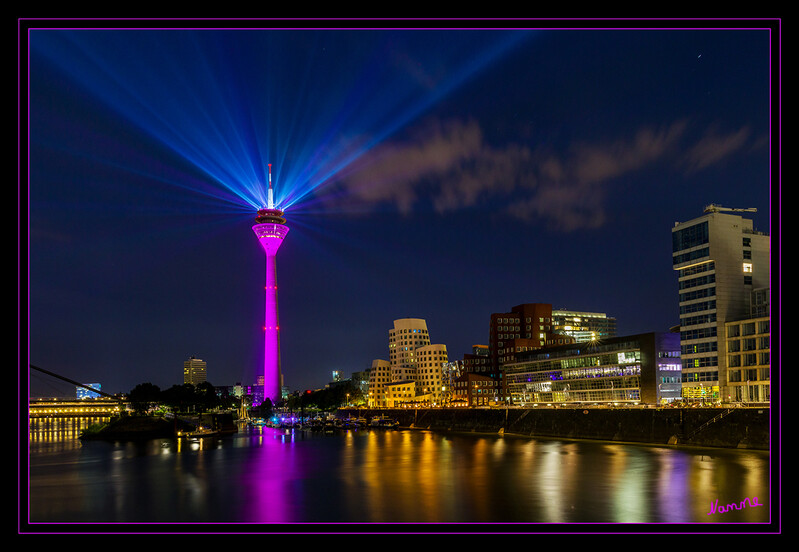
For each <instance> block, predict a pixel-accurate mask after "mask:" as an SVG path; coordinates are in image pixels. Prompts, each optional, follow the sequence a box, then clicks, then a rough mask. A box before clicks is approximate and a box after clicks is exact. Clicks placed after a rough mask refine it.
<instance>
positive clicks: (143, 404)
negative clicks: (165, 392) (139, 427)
mask: <svg viewBox="0 0 799 552" xmlns="http://www.w3.org/2000/svg"><path fill="white" fill-rule="evenodd" d="M128 399H129V400H130V404H131V406H132V407H133V411H134V412H136V413H137V414H143V413H145V412H147V411H149V410H150V408H152V407H153V406H155V405H156V404H158V403H159V402H160V401H161V389H160V388H159V387H158V386H157V385H154V384H152V383H140V384H139V385H137V386H136V387H134V388H133V389H132V390H131V392H130V393H128Z"/></svg>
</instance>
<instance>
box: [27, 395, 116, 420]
mask: <svg viewBox="0 0 799 552" xmlns="http://www.w3.org/2000/svg"><path fill="white" fill-rule="evenodd" d="M121 411H122V407H121V405H120V403H119V401H117V400H112V399H72V400H70V399H31V400H30V401H28V414H29V416H30V417H31V418H47V417H62V418H65V417H72V416H86V417H108V416H118V415H119V413H120V412H121Z"/></svg>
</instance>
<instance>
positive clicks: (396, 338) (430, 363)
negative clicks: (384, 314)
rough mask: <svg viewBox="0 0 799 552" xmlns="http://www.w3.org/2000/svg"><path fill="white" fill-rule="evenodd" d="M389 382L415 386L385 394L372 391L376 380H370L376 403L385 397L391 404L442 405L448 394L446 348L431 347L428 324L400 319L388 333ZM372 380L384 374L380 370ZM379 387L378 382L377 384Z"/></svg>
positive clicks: (384, 390) (393, 389)
mask: <svg viewBox="0 0 799 552" xmlns="http://www.w3.org/2000/svg"><path fill="white" fill-rule="evenodd" d="M388 351H389V373H390V375H389V378H390V382H389V383H391V384H397V383H404V382H413V383H414V385H413V386H409V385H406V386H399V387H397V386H394V387H391V388H388V387H384V388H383V390H382V391H378V389H377V388H375V389H374V390H373V389H372V388H371V383H372V380H373V377H372V376H370V378H369V381H370V395H372V396H373V397H374V398H375V400H378V399H379V397H380V396H383V397H384V398H385V399H386V400H387V401H388V402H389V403H392V404H396V403H397V402H401V401H406V402H413V401H420V402H422V401H423V402H425V403H429V404H433V403H436V404H438V403H440V402H441V401H442V399H443V396H444V392H445V389H444V387H445V381H446V380H445V377H444V366H445V365H446V364H447V363H448V361H449V359H448V357H447V347H446V346H445V345H442V344H431V343H430V334H429V333H428V331H427V322H425V321H424V320H423V319H421V318H400V319H398V320H395V321H394V327H393V328H392V329H390V330H389V332H388ZM375 368H376V367H375V365H374V364H373V366H372V372H373V376H375V377H377V374H380V373H382V371H381V370H380V368H382V367H381V366H379V365H378V366H377V368H378V370H375ZM376 383H377V382H376ZM411 388H413V391H414V392H413V396H412V397H409V395H410V391H409V389H411Z"/></svg>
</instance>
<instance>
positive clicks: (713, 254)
mask: <svg viewBox="0 0 799 552" xmlns="http://www.w3.org/2000/svg"><path fill="white" fill-rule="evenodd" d="M747 211H754V209H728V208H724V207H720V206H717V205H710V206H708V207H707V208H706V209H705V213H704V214H703V215H702V216H701V217H698V218H696V219H693V220H690V221H688V222H677V223H675V225H674V227H673V228H672V263H673V268H674V270H675V271H676V272H677V281H678V293H679V298H678V303H679V314H680V336H681V348H682V355H681V356H682V395H683V399H684V400H686V401H699V402H703V403H718V402H722V401H725V400H726V399H727V397H728V396H731V395H732V393H730V392H729V391H728V389H727V387H728V386H729V384H730V381H729V375H728V366H727V355H726V354H725V347H726V344H725V339H726V337H725V336H726V331H727V329H726V325H727V323H728V322H733V321H737V320H742V319H744V318H747V317H749V316H750V312H751V307H752V298H753V296H754V295H753V292H754V291H755V290H758V289H767V288H768V287H769V277H770V266H769V256H770V247H771V246H770V239H769V236H768V235H767V234H764V233H762V232H758V231H756V230H755V229H754V227H753V223H752V220H750V219H746V218H743V217H742V216H741V215H739V214H734V213H736V212H747ZM734 383H738V382H734Z"/></svg>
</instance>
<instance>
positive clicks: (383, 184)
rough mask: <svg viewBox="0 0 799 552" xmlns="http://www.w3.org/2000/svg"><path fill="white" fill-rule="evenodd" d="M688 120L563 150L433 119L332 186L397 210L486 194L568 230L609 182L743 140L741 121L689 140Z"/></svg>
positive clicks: (690, 161) (510, 209) (513, 210)
mask: <svg viewBox="0 0 799 552" xmlns="http://www.w3.org/2000/svg"><path fill="white" fill-rule="evenodd" d="M687 129H688V123H687V122H686V121H677V122H675V123H673V124H671V125H668V126H665V127H662V128H657V129H655V128H641V129H639V130H638V131H637V132H635V133H634V134H633V135H632V136H631V137H629V138H621V139H616V140H613V141H603V142H598V143H576V144H574V145H573V146H572V147H571V148H570V149H569V150H568V151H566V152H558V153H555V152H552V151H547V150H546V149H544V148H540V149H536V150H532V149H530V148H529V147H527V146H526V145H521V144H508V145H504V146H502V147H497V146H492V145H490V144H488V143H487V141H486V140H485V139H484V136H483V132H482V130H481V128H480V126H479V125H478V124H477V123H476V122H474V121H469V122H453V121H450V122H446V123H441V122H435V123H428V124H427V125H426V126H424V127H423V128H419V129H418V130H417V132H416V133H415V134H414V135H413V136H411V137H409V138H407V139H405V140H403V141H395V142H389V143H385V144H382V145H380V146H378V147H376V148H374V149H373V150H372V151H371V152H369V153H368V154H366V155H364V156H362V157H361V158H360V159H358V161H357V162H356V163H355V164H353V165H352V166H350V167H349V170H348V171H347V175H346V176H344V177H343V178H342V179H341V180H340V182H339V185H340V186H342V187H343V190H342V191H343V192H344V193H343V194H337V195H338V197H345V198H347V199H346V201H347V202H350V203H352V202H355V203H356V204H359V205H360V206H361V207H363V206H377V205H379V204H391V205H393V206H395V208H396V209H398V210H399V211H400V212H401V213H409V212H411V211H412V210H413V209H414V208H415V207H416V206H418V204H419V203H420V202H423V201H426V202H429V204H430V205H432V207H433V208H434V209H435V211H437V212H439V213H445V212H450V211H454V210H458V209H464V208H469V207H473V206H475V205H478V204H479V203H480V202H483V201H491V202H492V204H493V205H496V204H497V202H500V204H501V202H504V204H505V212H506V213H507V214H508V215H510V216H513V217H516V218H518V219H521V220H528V221H539V222H543V223H545V224H547V225H548V226H549V227H551V228H554V229H558V230H562V231H573V230H577V229H580V228H595V227H599V226H601V225H602V224H603V223H604V222H605V220H606V215H605V210H606V200H607V197H608V194H609V193H610V192H611V188H610V186H611V185H612V183H613V182H614V181H615V180H617V179H619V178H620V177H623V176H625V175H629V174H631V173H634V172H635V171H639V170H642V169H645V168H647V167H650V166H652V165H654V164H656V163H662V162H664V161H665V162H669V163H670V164H671V166H672V167H674V168H681V169H682V170H686V171H696V170H701V169H704V168H707V167H709V166H711V165H713V164H716V163H719V162H721V161H723V160H724V159H725V158H727V157H728V156H730V155H732V154H734V153H735V152H737V151H740V150H741V149H742V148H743V147H744V145H745V144H746V143H747V140H748V138H749V132H748V130H747V129H746V128H743V129H740V130H737V131H734V132H731V133H729V134H726V135H725V134H722V133H720V132H718V131H715V130H714V131H710V132H708V133H706V134H705V135H704V136H703V137H702V138H701V139H700V140H699V141H697V142H696V143H694V144H688V145H686V142H687V141H688V132H687Z"/></svg>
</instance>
